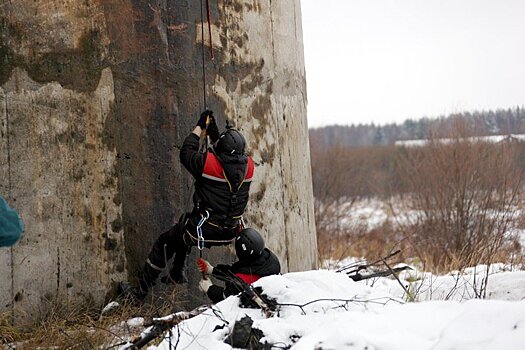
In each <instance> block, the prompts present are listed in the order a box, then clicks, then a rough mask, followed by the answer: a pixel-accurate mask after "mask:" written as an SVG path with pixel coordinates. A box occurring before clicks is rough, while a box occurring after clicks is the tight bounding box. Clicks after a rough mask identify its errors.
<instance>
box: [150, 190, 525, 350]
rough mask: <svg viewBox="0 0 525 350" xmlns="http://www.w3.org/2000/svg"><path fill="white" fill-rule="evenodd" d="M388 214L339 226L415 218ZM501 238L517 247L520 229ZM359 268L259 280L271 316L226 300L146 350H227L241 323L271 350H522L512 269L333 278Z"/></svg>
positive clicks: (362, 206) (521, 281)
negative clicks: (272, 303) (271, 303)
mask: <svg viewBox="0 0 525 350" xmlns="http://www.w3.org/2000/svg"><path fill="white" fill-rule="evenodd" d="M399 204H400V203H397V205H399ZM395 205H396V203H395V202H393V203H391V204H390V205H389V204H387V203H385V202H382V201H379V200H364V201H359V202H357V203H353V204H352V205H347V206H345V205H341V207H340V210H341V211H342V212H341V213H340V214H341V215H340V216H341V217H342V220H343V222H341V224H342V225H345V224H348V225H356V224H357V225H360V227H365V228H366V229H367V230H372V229H374V228H377V227H379V226H381V225H383V224H384V223H385V222H389V223H390V224H392V225H396V224H399V222H400V220H401V221H402V220H408V221H410V219H411V217H412V216H413V215H415V213H411V212H407V211H406V208H405V209H404V210H401V212H403V213H404V216H401V217H399V216H398V217H396V218H394V217H393V215H392V209H394V210H399V208H394V206H395ZM521 213H522V212H521V211H520V214H521ZM511 230H512V232H510V233H512V234H513V235H516V236H520V237H521V239H522V242H525V231H524V230H523V229H521V228H511ZM524 246H525V243H524ZM359 263H361V264H362V263H364V262H359V261H358V260H357V259H352V258H349V259H347V260H344V261H326V262H325V263H324V264H323V266H322V267H323V269H321V270H316V271H305V272H296V273H288V274H284V275H279V276H270V277H266V278H263V279H261V280H259V281H257V282H256V283H255V284H254V286H255V287H261V288H262V290H263V293H264V294H265V295H266V296H268V297H269V298H271V299H274V300H276V302H277V303H278V307H277V311H276V312H275V313H274V314H273V315H272V316H270V317H267V316H265V314H264V313H263V312H262V311H261V310H259V309H249V308H243V307H241V306H240V298H239V297H237V296H234V297H230V298H228V299H226V300H224V301H223V302H220V303H218V304H216V305H213V306H211V308H209V309H207V310H206V311H205V312H203V313H202V314H200V315H199V316H196V317H193V318H191V319H189V320H186V321H183V322H181V323H180V324H178V325H177V326H175V327H173V328H172V330H171V332H168V333H166V335H165V337H164V339H163V341H162V342H161V343H160V344H159V345H158V346H150V347H149V349H151V350H154V349H159V350H168V349H217V350H221V349H225V350H226V349H232V346H230V345H228V344H227V343H225V340H226V339H227V338H229V335H230V334H231V332H232V329H233V327H234V324H235V323H236V321H238V320H240V319H242V318H243V317H245V316H246V315H248V316H249V317H250V318H251V319H252V320H253V325H252V327H253V328H254V329H257V330H259V331H261V332H262V334H263V338H262V339H261V342H262V343H265V344H267V345H268V348H271V349H312V350H314V349H315V350H328V349H352V350H357V349H359V350H427V349H428V350H525V271H522V270H525V269H524V268H523V267H522V266H509V265H504V264H493V265H491V266H490V267H487V266H476V267H472V268H469V269H466V270H465V271H462V272H459V271H454V272H450V273H448V274H446V275H442V276H435V275H433V274H431V273H428V272H422V271H418V270H417V269H416V268H415V267H413V266H412V267H411V269H408V270H405V271H403V272H401V273H400V274H399V279H396V278H393V277H392V276H390V277H380V278H374V279H367V280H362V281H359V282H354V281H353V280H352V279H351V278H349V277H348V276H347V275H346V274H345V273H344V272H337V270H338V269H341V268H342V267H345V266H347V267H348V266H349V265H352V264H359ZM346 271H348V270H346ZM370 272H373V271H363V272H362V274H363V275H366V274H367V273H370Z"/></svg>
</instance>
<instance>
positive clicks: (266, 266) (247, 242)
mask: <svg viewBox="0 0 525 350" xmlns="http://www.w3.org/2000/svg"><path fill="white" fill-rule="evenodd" d="M235 254H236V255H237V258H238V259H239V260H238V261H237V262H235V263H234V264H232V265H217V266H215V267H214V266H212V265H211V264H210V263H209V262H208V261H206V260H204V259H199V261H198V265H199V270H200V271H201V272H202V273H204V274H206V275H210V276H215V277H217V278H219V279H224V278H225V277H226V282H225V286H224V287H220V286H217V285H214V284H213V283H212V281H211V280H210V279H205V278H203V279H202V280H201V281H200V282H199V288H200V290H202V291H203V292H204V293H206V295H207V296H208V298H210V300H211V301H213V302H214V303H218V302H219V301H221V300H224V299H225V298H227V297H229V296H230V295H236V294H238V293H239V292H240V291H239V289H238V288H237V287H235V284H234V283H232V282H229V281H227V277H228V275H229V273H230V272H231V273H233V274H235V275H236V276H237V277H239V278H241V279H242V280H243V281H244V282H246V283H247V284H252V283H253V282H255V281H257V280H258V279H259V278H261V277H265V276H270V275H277V274H279V273H280V272H281V264H280V263H279V259H278V258H277V256H276V255H275V254H274V253H273V252H272V251H270V249H268V248H265V245H264V239H263V238H262V236H261V235H260V234H259V232H257V231H256V230H255V229H253V228H246V229H244V230H242V231H241V233H240V234H239V236H237V238H236V239H235Z"/></svg>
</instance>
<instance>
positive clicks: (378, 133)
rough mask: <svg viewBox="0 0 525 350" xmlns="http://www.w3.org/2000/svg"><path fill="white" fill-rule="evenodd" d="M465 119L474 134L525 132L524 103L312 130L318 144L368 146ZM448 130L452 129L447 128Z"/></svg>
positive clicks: (422, 134) (425, 134) (443, 130)
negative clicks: (436, 115)
mask: <svg viewBox="0 0 525 350" xmlns="http://www.w3.org/2000/svg"><path fill="white" fill-rule="evenodd" d="M458 119H461V120H462V121H464V122H465V123H466V124H467V126H468V129H469V130H470V133H471V135H472V136H491V135H507V134H525V107H524V106H517V107H514V108H508V109H497V110H494V111H493V110H489V111H474V112H461V113H454V114H450V115H448V116H441V117H439V118H427V117H424V118H421V119H417V120H414V119H408V120H405V121H404V122H403V123H399V124H398V123H391V124H386V125H376V124H374V123H370V124H357V125H355V124H352V125H330V126H325V127H319V128H311V129H310V130H309V135H310V143H311V144H314V145H316V146H315V147H323V146H324V147H329V146H335V145H339V146H343V147H366V146H379V145H390V144H393V143H395V142H396V141H400V140H418V139H425V138H427V137H428V136H429V134H430V133H431V132H432V131H436V130H439V131H440V134H447V133H453V128H454V125H455V124H456V122H457V120H458ZM446 130H449V132H447V131H446Z"/></svg>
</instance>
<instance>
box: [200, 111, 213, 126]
mask: <svg viewBox="0 0 525 350" xmlns="http://www.w3.org/2000/svg"><path fill="white" fill-rule="evenodd" d="M208 117H210V124H211V123H212V122H213V123H215V118H214V117H213V111H210V110H205V111H204V112H202V113H201V117H200V118H199V121H198V122H197V126H200V127H201V129H202V130H204V129H206V120H208Z"/></svg>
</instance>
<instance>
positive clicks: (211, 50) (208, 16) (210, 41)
mask: <svg viewBox="0 0 525 350" xmlns="http://www.w3.org/2000/svg"><path fill="white" fill-rule="evenodd" d="M206 19H207V22H208V36H209V44H210V59H211V61H214V60H215V57H214V55H213V43H212V34H211V10H210V1H209V0H206ZM201 46H202V50H201V51H202V52H201V53H202V91H203V99H204V109H208V102H207V100H206V59H205V54H204V51H205V50H206V49H205V44H204V0H201Z"/></svg>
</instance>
